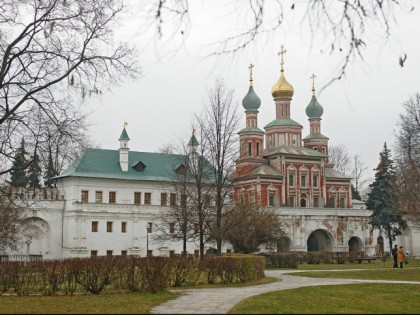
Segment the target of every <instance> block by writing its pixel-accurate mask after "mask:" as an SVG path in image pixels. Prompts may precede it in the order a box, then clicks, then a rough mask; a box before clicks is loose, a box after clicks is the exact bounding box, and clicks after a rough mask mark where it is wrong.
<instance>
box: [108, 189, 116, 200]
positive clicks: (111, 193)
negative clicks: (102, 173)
mask: <svg viewBox="0 0 420 315" xmlns="http://www.w3.org/2000/svg"><path fill="white" fill-rule="evenodd" d="M116 199H117V193H116V192H115V191H110V192H109V201H108V202H109V203H115V202H116Z"/></svg>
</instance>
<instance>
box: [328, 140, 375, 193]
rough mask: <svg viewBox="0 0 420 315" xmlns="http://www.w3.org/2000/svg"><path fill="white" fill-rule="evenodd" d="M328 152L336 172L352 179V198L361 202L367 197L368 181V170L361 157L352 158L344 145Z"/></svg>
mask: <svg viewBox="0 0 420 315" xmlns="http://www.w3.org/2000/svg"><path fill="white" fill-rule="evenodd" d="M328 152H329V162H330V163H331V164H333V167H334V170H336V171H338V172H340V173H342V174H345V175H349V176H351V177H352V180H351V182H352V198H353V199H359V200H361V199H362V197H366V194H367V187H366V185H367V182H368V179H366V177H365V176H366V170H367V169H368V168H367V166H366V165H365V163H364V162H363V160H362V159H361V157H360V155H358V154H355V155H353V156H350V155H349V153H348V151H347V148H346V147H345V146H344V145H336V146H334V145H331V146H330V147H329V149H328Z"/></svg>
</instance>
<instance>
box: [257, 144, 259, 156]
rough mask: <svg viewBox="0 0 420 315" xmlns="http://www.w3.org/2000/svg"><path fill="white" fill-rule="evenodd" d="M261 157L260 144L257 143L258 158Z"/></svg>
mask: <svg viewBox="0 0 420 315" xmlns="http://www.w3.org/2000/svg"><path fill="white" fill-rule="evenodd" d="M259 155H260V143H259V142H257V156H259Z"/></svg>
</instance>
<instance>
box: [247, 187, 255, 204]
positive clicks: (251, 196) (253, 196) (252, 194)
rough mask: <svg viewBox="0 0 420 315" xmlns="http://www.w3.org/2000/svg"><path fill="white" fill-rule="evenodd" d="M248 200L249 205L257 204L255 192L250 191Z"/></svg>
mask: <svg viewBox="0 0 420 315" xmlns="http://www.w3.org/2000/svg"><path fill="white" fill-rule="evenodd" d="M248 198H249V203H250V204H251V205H253V204H255V190H254V189H251V190H250V191H248Z"/></svg>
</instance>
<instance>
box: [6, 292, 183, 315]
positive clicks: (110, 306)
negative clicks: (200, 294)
mask: <svg viewBox="0 0 420 315" xmlns="http://www.w3.org/2000/svg"><path fill="white" fill-rule="evenodd" d="M177 296H178V294H176V293H171V292H162V293H159V294H145V293H115V294H114V293H106V294H99V295H74V296H20V297H18V296H0V313H1V314H149V313H150V310H151V308H152V307H153V306H155V305H159V304H161V303H163V302H166V301H168V300H171V299H174V298H176V297H177Z"/></svg>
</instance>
